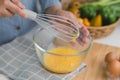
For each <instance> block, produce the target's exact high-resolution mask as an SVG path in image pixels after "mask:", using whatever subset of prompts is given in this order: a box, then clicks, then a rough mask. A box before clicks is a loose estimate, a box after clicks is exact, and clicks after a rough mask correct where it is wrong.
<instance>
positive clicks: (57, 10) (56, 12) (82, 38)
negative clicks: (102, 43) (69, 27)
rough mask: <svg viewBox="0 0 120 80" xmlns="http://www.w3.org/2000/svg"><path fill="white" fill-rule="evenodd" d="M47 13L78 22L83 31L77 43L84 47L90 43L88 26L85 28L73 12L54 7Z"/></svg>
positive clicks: (47, 10)
mask: <svg viewBox="0 0 120 80" xmlns="http://www.w3.org/2000/svg"><path fill="white" fill-rule="evenodd" d="M45 13H47V14H53V15H59V16H64V17H67V18H69V19H70V20H73V21H75V22H77V23H78V24H79V26H78V27H79V28H80V31H81V32H80V36H79V38H77V41H78V42H79V43H80V44H81V45H84V44H86V43H87V42H88V35H89V32H88V30H87V28H86V26H84V25H83V24H82V23H81V22H79V21H78V20H77V18H76V17H75V16H74V15H73V14H72V13H71V12H68V11H65V10H62V9H61V8H60V7H57V6H53V7H50V8H48V9H46V12H45Z"/></svg>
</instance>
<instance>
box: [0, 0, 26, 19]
mask: <svg viewBox="0 0 120 80" xmlns="http://www.w3.org/2000/svg"><path fill="white" fill-rule="evenodd" d="M24 8H25V7H24V5H23V4H22V3H21V2H20V1H19V0H0V18H2V17H9V18H11V17H12V16H13V15H14V14H18V15H20V16H21V17H23V18H26V17H27V15H26V14H25V13H24V12H23V10H22V9H24Z"/></svg>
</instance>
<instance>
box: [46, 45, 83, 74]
mask: <svg viewBox="0 0 120 80" xmlns="http://www.w3.org/2000/svg"><path fill="white" fill-rule="evenodd" d="M49 52H52V53H55V54H64V55H71V54H77V53H78V51H76V50H74V49H72V48H68V47H58V48H54V49H51V50H49ZM80 59H81V58H80V56H58V55H53V54H45V55H44V63H45V65H44V66H45V68H46V69H47V70H49V71H52V72H55V73H68V72H71V71H73V70H75V69H76V68H77V67H78V66H79V65H80Z"/></svg>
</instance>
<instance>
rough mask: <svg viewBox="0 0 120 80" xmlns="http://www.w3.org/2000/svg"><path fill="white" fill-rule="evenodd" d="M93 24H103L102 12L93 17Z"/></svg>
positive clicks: (96, 25) (97, 25)
mask: <svg viewBox="0 0 120 80" xmlns="http://www.w3.org/2000/svg"><path fill="white" fill-rule="evenodd" d="M91 25H92V26H95V27H100V26H102V16H101V14H98V15H97V16H96V17H94V18H93V20H92V22H91Z"/></svg>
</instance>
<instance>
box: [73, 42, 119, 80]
mask: <svg viewBox="0 0 120 80" xmlns="http://www.w3.org/2000/svg"><path fill="white" fill-rule="evenodd" d="M110 51H112V52H114V53H116V54H117V55H118V56H120V48H117V47H113V46H108V45H103V44H98V43H94V44H93V47H92V48H91V50H90V51H89V52H88V53H87V55H86V59H85V61H84V62H85V63H86V64H87V68H86V69H85V70H83V71H82V72H81V73H80V74H79V75H77V76H76V77H75V78H73V80H113V79H109V77H108V76H107V75H106V69H105V62H104V58H105V55H106V54H107V53H108V52H110ZM117 80H120V78H119V79H117Z"/></svg>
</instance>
